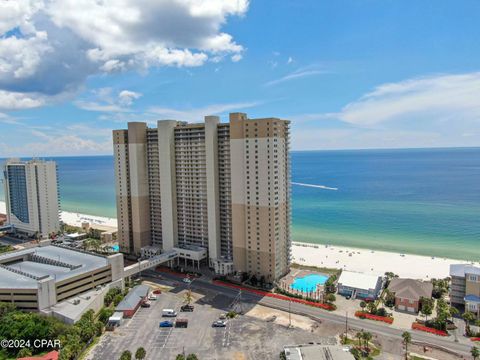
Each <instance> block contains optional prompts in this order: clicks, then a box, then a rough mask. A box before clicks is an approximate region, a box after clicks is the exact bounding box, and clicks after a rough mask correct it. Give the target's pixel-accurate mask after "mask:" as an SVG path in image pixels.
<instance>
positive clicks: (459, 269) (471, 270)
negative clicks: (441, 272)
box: [450, 264, 480, 277]
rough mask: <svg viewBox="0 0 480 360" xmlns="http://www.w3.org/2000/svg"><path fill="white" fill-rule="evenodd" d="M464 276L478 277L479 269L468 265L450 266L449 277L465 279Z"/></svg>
mask: <svg viewBox="0 0 480 360" xmlns="http://www.w3.org/2000/svg"><path fill="white" fill-rule="evenodd" d="M465 274H474V275H480V267H477V266H473V265H470V264H452V265H450V276H457V277H465Z"/></svg>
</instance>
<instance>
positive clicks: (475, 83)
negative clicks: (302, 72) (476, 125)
mask: <svg viewBox="0 0 480 360" xmlns="http://www.w3.org/2000/svg"><path fill="white" fill-rule="evenodd" d="M479 99H480V72H475V73H468V74H458V75H437V76H430V77H421V78H414V79H409V80H405V81H401V82H398V83H388V84H382V85H380V86H378V87H376V88H375V89H374V90H373V91H372V92H370V93H368V94H366V95H364V96H362V97H361V98H360V99H359V100H357V101H354V102H352V103H350V104H348V105H346V106H345V107H344V108H343V109H342V111H340V112H339V113H338V114H336V115H337V117H338V118H339V119H341V120H343V121H345V122H348V123H351V124H355V125H360V126H372V125H376V124H379V123H383V122H388V121H393V120H401V119H405V118H408V117H409V118H414V117H422V118H424V119H429V118H430V119H431V118H435V119H437V120H440V119H447V120H448V119H451V120H453V119H457V120H461V119H465V118H470V119H477V120H480V102H479Z"/></svg>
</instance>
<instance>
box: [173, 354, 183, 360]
mask: <svg viewBox="0 0 480 360" xmlns="http://www.w3.org/2000/svg"><path fill="white" fill-rule="evenodd" d="M175 360H185V356H183V354H178V355H177V356H176V357H175Z"/></svg>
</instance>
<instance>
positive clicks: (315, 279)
mask: <svg viewBox="0 0 480 360" xmlns="http://www.w3.org/2000/svg"><path fill="white" fill-rule="evenodd" d="M327 280H328V276H325V275H318V274H311V275H307V276H304V277H301V278H296V279H295V280H294V281H293V283H292V284H291V285H290V287H291V288H292V289H294V290H297V291H303V292H310V291H316V290H317V285H323V284H325V282H326V281H327Z"/></svg>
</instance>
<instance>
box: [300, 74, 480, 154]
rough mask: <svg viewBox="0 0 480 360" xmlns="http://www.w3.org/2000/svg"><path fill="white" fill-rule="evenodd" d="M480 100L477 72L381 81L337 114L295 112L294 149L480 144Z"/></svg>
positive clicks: (479, 80) (479, 76)
mask: <svg viewBox="0 0 480 360" xmlns="http://www.w3.org/2000/svg"><path fill="white" fill-rule="evenodd" d="M478 99H480V73H479V72H474V73H466V74H456V75H445V74H443V75H436V76H426V77H419V78H413V79H407V80H404V81H400V82H397V83H386V84H381V85H379V86H377V87H376V88H375V89H374V90H373V91H371V92H369V93H367V94H365V95H363V96H361V97H360V98H359V99H358V100H356V101H353V102H351V103H349V104H347V105H345V106H344V107H343V109H341V110H340V111H339V112H330V113H319V114H304V115H295V116H291V118H292V119H293V131H292V133H293V148H294V149H297V150H300V149H342V148H343V149H351V148H405V147H452V146H480V137H479V136H478V134H479V133H480V102H479V101H478ZM307 123H308V124H307ZM307 127H308V129H307Z"/></svg>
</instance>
